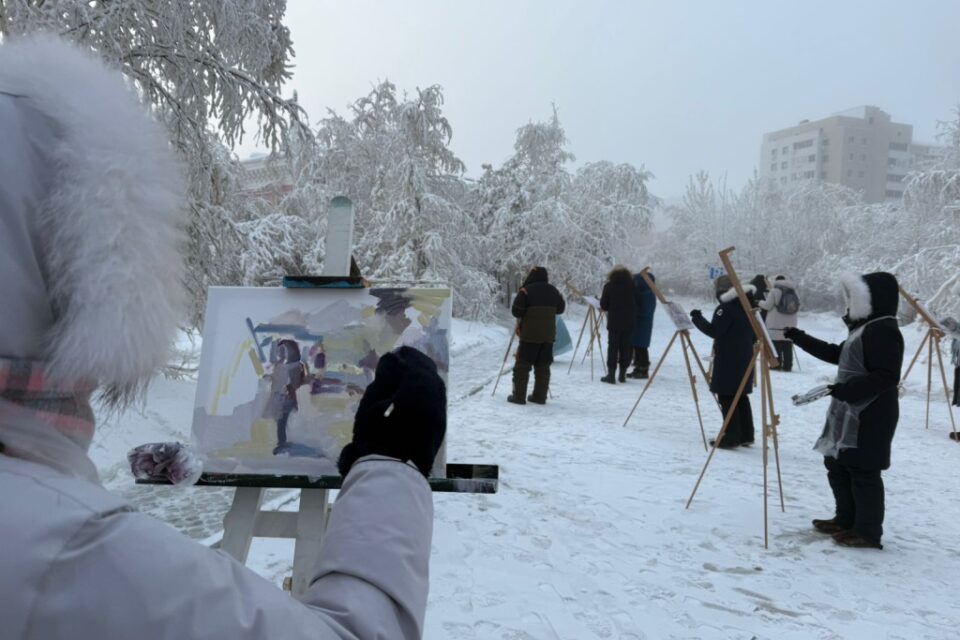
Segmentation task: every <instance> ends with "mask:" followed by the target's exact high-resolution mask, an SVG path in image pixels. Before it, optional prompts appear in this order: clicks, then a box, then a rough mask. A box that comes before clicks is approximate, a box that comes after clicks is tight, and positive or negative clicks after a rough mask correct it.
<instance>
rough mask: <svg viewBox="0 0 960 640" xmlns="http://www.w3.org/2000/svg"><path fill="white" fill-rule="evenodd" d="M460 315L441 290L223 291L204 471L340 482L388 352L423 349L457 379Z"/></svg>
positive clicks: (204, 400)
mask: <svg viewBox="0 0 960 640" xmlns="http://www.w3.org/2000/svg"><path fill="white" fill-rule="evenodd" d="M450 310H451V298H450V290H449V289H439V288H438V289H430V288H402V287H397V288H377V289H366V288H353V289H348V288H342V289H341V288H332V289H324V288H312V289H289V288H266V287H212V288H211V289H210V292H209V298H208V304H207V314H206V320H205V323H204V336H203V351H202V354H201V361H200V373H199V376H198V383H197V399H196V405H195V409H194V420H193V439H194V442H195V444H196V445H197V449H198V450H199V451H200V452H201V453H202V454H204V455H205V457H206V459H205V463H204V471H205V472H207V473H230V474H262V475H298V476H322V475H336V474H337V470H336V461H337V459H338V457H339V455H340V450H341V449H342V448H343V446H344V445H346V444H347V443H348V442H349V441H350V439H351V437H352V433H353V418H354V413H355V412H356V408H357V405H358V404H359V402H360V398H361V397H362V396H363V392H364V390H365V389H366V387H367V385H368V384H369V383H370V382H371V381H372V380H373V373H374V371H375V370H376V366H377V362H378V361H379V358H380V356H381V355H383V354H384V353H387V352H389V351H392V350H393V349H395V348H397V347H399V346H401V345H407V346H411V347H415V348H417V349H419V350H420V351H422V352H423V353H425V354H426V355H427V356H428V357H430V358H431V359H432V360H433V361H434V362H435V363H436V365H437V369H438V371H439V373H440V375H441V377H442V378H444V380H446V377H447V372H448V371H449V363H450V349H449V333H450V322H451V320H450V315H451V314H450ZM445 463H446V460H445V459H444V456H443V455H438V456H437V461H436V464H435V472H436V473H439V474H442V473H443V469H444V468H445Z"/></svg>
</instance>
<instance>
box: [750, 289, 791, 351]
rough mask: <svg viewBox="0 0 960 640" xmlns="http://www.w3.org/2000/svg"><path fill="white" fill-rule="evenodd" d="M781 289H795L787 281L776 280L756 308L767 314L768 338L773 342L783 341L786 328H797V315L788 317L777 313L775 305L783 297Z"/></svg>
mask: <svg viewBox="0 0 960 640" xmlns="http://www.w3.org/2000/svg"><path fill="white" fill-rule="evenodd" d="M782 287H789V288H791V289H796V286H795V285H794V284H793V283H792V282H790V281H789V280H777V281H776V282H774V283H773V287H771V288H770V290H769V291H768V292H767V295H766V296H764V298H763V300H761V301H760V302H759V303H758V306H759V307H760V308H761V309H764V310H765V311H766V312H767V321H766V325H767V332H769V333H770V337H771V338H772V339H774V340H785V339H786V338H784V337H783V330H784V329H786V328H787V327H796V326H797V314H795V313H793V314H789V315H788V314H786V313H780V312H779V311H777V303H779V302H780V298H781V297H782V296H783V289H782Z"/></svg>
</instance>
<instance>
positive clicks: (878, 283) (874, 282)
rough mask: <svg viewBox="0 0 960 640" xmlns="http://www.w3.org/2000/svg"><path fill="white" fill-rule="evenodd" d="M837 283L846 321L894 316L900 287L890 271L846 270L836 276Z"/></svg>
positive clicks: (861, 320)
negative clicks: (860, 274)
mask: <svg viewBox="0 0 960 640" xmlns="http://www.w3.org/2000/svg"><path fill="white" fill-rule="evenodd" d="M840 286H841V288H842V289H843V296H844V299H845V301H846V315H845V316H844V318H845V319H847V321H848V324H851V325H853V324H862V323H863V322H866V321H869V320H873V319H874V318H881V317H883V316H896V315H897V309H898V307H899V306H900V287H899V285H898V283H897V279H896V277H895V276H894V275H893V274H891V273H886V272H883V271H878V272H875V273H868V274H866V275H862V276H858V275H856V274H852V273H847V274H843V275H842V276H840Z"/></svg>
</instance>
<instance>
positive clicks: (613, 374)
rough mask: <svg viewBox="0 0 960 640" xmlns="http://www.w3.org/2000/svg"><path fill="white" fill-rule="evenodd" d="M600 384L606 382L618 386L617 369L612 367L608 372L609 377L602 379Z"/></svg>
mask: <svg viewBox="0 0 960 640" xmlns="http://www.w3.org/2000/svg"><path fill="white" fill-rule="evenodd" d="M600 382H606V383H607V384H617V369H616V367H610V369H608V370H607V375H605V376H603V377H602V378H600Z"/></svg>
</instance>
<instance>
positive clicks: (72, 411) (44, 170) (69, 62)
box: [0, 37, 446, 640]
mask: <svg viewBox="0 0 960 640" xmlns="http://www.w3.org/2000/svg"><path fill="white" fill-rule="evenodd" d="M0 140H2V141H3V142H2V144H0V273H2V274H3V278H2V279H0V300H2V301H3V304H2V305H0V327H2V331H0V504H2V505H3V515H2V517H0V541H2V544H0V621H2V622H0V624H2V625H3V633H2V634H0V635H2V636H3V638H4V639H5V640H20V639H27V638H44V639H46V638H73V639H76V640H94V639H96V640H104V639H114V638H115V639H122V640H126V639H128V638H137V639H139V640H160V639H161V638H207V639H211V638H212V639H217V638H223V639H225V640H226V639H230V640H236V639H258V640H259V639H262V640H274V639H277V638H284V639H301V638H302V639H304V640H306V639H307V638H310V639H314V640H315V639H318V638H324V639H334V638H353V639H355V638H375V637H376V638H409V639H413V638H419V637H421V635H422V632H423V621H424V614H425V611H426V605H427V591H428V582H429V580H428V573H429V571H428V569H429V559H430V541H431V536H432V527H433V525H432V520H433V502H432V494H431V492H430V488H429V486H428V484H427V481H426V479H425V475H426V474H427V473H428V472H429V469H430V466H431V465H432V463H433V456H434V455H435V454H436V451H437V448H438V447H439V446H440V441H441V440H442V438H443V434H444V432H445V429H446V420H445V409H444V407H445V389H444V386H443V382H442V380H441V379H440V378H439V376H438V375H437V372H436V367H435V366H434V365H433V362H432V361H430V360H429V359H428V358H427V357H426V356H424V355H423V354H420V353H419V352H416V351H414V350H412V349H401V350H400V351H397V352H395V353H392V354H387V355H385V356H384V357H383V358H381V361H380V364H379V365H378V367H377V378H376V379H375V380H374V382H373V383H372V384H371V385H370V387H369V388H368V389H367V393H366V394H365V395H364V397H363V400H362V401H361V403H360V408H359V410H358V412H357V419H356V423H355V426H354V434H353V442H352V443H351V444H349V445H348V446H347V447H346V448H345V449H344V450H343V455H342V456H341V459H340V463H339V468H340V470H341V472H342V473H343V474H344V475H345V478H344V483H343V488H342V489H341V491H340V493H339V497H338V498H337V502H336V507H335V508H334V509H333V512H332V514H331V516H330V522H329V526H328V529H327V532H326V534H325V536H324V538H323V542H322V543H321V547H320V561H319V562H318V564H317V565H316V567H314V568H313V577H312V584H311V586H310V587H309V589H308V590H307V592H306V593H305V594H304V595H303V596H302V598H301V601H298V600H295V599H294V598H292V597H290V595H289V594H287V593H285V592H283V591H281V590H280V589H278V588H277V587H276V586H274V585H273V584H271V583H270V582H268V581H267V580H265V579H264V578H262V577H260V576H258V575H256V574H255V573H253V572H252V571H251V570H249V569H247V568H246V567H244V566H243V565H241V564H240V563H238V562H237V561H235V560H234V559H233V558H231V557H229V556H228V555H226V554H224V553H222V552H219V551H215V550H212V549H209V548H207V547H205V546H203V545H201V544H198V543H197V542H195V541H193V540H190V539H189V538H187V537H186V536H183V535H181V534H180V533H178V532H176V531H174V530H173V529H172V528H170V527H169V526H167V525H166V524H163V523H161V522H158V521H157V520H154V519H153V518H151V517H149V516H147V515H144V514H141V513H138V512H137V511H136V510H134V508H133V507H132V506H131V505H130V504H129V503H127V502H126V501H125V500H124V499H123V498H121V497H119V496H117V495H114V494H112V493H110V492H108V491H106V490H105V489H104V488H103V487H102V486H101V485H100V481H99V478H98V475H97V469H96V467H95V466H94V464H93V462H92V461H91V460H90V458H89V456H88V455H87V450H88V448H89V446H90V444H91V441H92V440H93V436H94V412H93V408H92V404H91V403H92V398H93V396H94V394H97V395H98V396H99V398H100V399H102V401H103V402H105V403H106V404H107V405H108V406H109V407H110V408H112V409H114V410H120V409H123V408H124V407H126V406H128V405H129V404H130V403H131V402H133V401H134V400H135V399H137V398H139V397H141V396H142V392H143V390H144V389H145V388H146V386H147V384H148V382H149V381H150V379H151V377H152V375H153V374H154V372H155V371H156V370H157V368H158V367H159V366H161V365H163V364H165V363H166V361H167V356H168V354H169V347H170V345H171V343H172V339H173V338H174V336H175V332H176V327H177V323H178V321H179V320H180V319H181V318H182V315H181V309H180V307H181V304H180V298H181V286H180V282H181V276H182V265H183V257H182V256H181V255H180V253H179V252H180V247H181V246H183V245H184V244H185V242H184V240H185V237H184V233H183V229H184V228H185V216H184V211H185V206H184V205H185V202H184V195H185V192H186V186H185V184H184V175H183V171H182V170H181V168H180V166H179V164H178V162H177V159H176V157H175V155H174V153H173V150H172V147H171V145H170V143H169V140H168V139H167V137H166V135H165V132H164V131H163V130H162V128H161V127H160V126H159V125H158V124H157V123H156V122H154V121H153V120H152V119H150V118H149V117H148V116H147V114H146V112H145V110H144V109H143V108H142V106H141V105H140V104H139V103H138V101H137V99H136V97H135V96H134V95H133V94H132V92H131V91H130V90H129V89H128V87H127V85H126V84H125V82H124V80H123V78H122V77H121V76H120V74H119V73H117V72H113V71H109V70H107V69H106V68H104V66H103V65H102V64H101V63H100V62H99V61H97V60H95V59H94V58H93V57H92V54H90V53H89V52H83V51H81V50H79V49H76V48H73V47H71V46H68V45H66V44H64V43H62V42H59V41H57V40H55V39H52V38H50V37H35V38H29V39H23V40H16V39H13V38H8V39H6V40H5V41H4V42H3V44H2V45H0ZM391 406H392V407H393V409H392V410H387V409H388V408H389V407H391ZM358 531H362V532H363V535H362V536H358V535H357V532H358Z"/></svg>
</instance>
